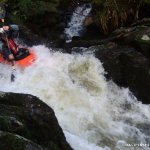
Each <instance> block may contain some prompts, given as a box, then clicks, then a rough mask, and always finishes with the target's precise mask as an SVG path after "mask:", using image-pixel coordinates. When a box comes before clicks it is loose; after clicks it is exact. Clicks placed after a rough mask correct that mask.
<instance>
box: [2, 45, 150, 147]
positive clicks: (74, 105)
mask: <svg viewBox="0 0 150 150" xmlns="http://www.w3.org/2000/svg"><path fill="white" fill-rule="evenodd" d="M32 49H34V51H35V53H36V56H37V59H36V61H35V63H34V64H33V65H32V66H30V67H28V68H26V69H25V70H20V69H19V68H18V69H17V71H16V79H15V82H13V83H11V82H10V74H11V68H10V67H9V66H7V65H2V64H0V70H1V71H0V77H1V79H0V84H1V86H0V91H5V92H18V93H28V94H33V95H35V96H37V97H39V98H40V99H41V100H42V101H44V102H45V103H47V104H48V105H49V106H50V107H52V108H53V110H54V111H55V114H56V117H57V119H58V121H59V124H60V126H61V127H62V129H63V131H64V133H65V136H66V138H67V141H68V142H69V143H70V145H71V146H72V147H73V148H74V149H75V150H128V149H129V150H132V149H133V150H134V149H136V150H138V149H139V150H140V149H141V148H142V149H144V150H149V147H148V146H147V145H146V146H142V147H141V146H135V145H134V144H150V137H149V134H150V131H149V126H150V105H144V104H142V103H140V102H138V101H137V99H136V98H135V97H134V96H133V95H132V93H131V92H130V91H129V90H128V89H127V88H120V87H118V86H117V85H116V84H115V83H113V81H106V79H105V77H104V74H105V71H104V68H103V66H102V64H101V62H100V61H99V60H98V59H96V58H95V57H94V56H93V54H88V53H87V54H86V53H85V54H84V55H81V54H64V53H61V52H54V51H53V50H52V49H48V48H46V47H45V46H43V45H39V46H34V47H32ZM2 85H3V86H2ZM128 144H133V145H128Z"/></svg>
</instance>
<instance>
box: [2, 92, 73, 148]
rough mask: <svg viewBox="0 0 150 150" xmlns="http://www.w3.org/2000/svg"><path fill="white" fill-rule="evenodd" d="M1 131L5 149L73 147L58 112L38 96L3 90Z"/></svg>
mask: <svg viewBox="0 0 150 150" xmlns="http://www.w3.org/2000/svg"><path fill="white" fill-rule="evenodd" d="M0 131H1V132H0V149H2V150H7V149H8V150H10V149H12V150H13V149H14V147H15V149H14V150H25V149H27V148H25V147H27V146H29V147H31V148H29V149H28V150H30V149H32V147H33V149H32V150H41V149H46V150H51V149H53V150H71V149H72V148H71V147H70V146H69V144H68V143H67V142H66V138H65V136H64V133H63V131H62V129H61V127H60V126H59V124H58V121H57V119H56V117H55V114H54V111H53V110H52V109H51V108H50V107H48V106H47V105H46V104H45V103H44V102H42V101H40V100H39V99H38V98H37V97H35V96H31V95H27V94H15V93H2V92H1V94H0ZM1 143H3V144H1ZM7 147H8V148H7Z"/></svg>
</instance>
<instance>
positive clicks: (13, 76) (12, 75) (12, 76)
mask: <svg viewBox="0 0 150 150" xmlns="http://www.w3.org/2000/svg"><path fill="white" fill-rule="evenodd" d="M14 81H15V75H14V74H13V73H12V74H11V82H14Z"/></svg>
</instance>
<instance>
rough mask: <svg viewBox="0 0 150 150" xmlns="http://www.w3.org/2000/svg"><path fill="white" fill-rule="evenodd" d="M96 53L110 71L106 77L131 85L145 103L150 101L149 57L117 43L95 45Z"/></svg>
mask: <svg viewBox="0 0 150 150" xmlns="http://www.w3.org/2000/svg"><path fill="white" fill-rule="evenodd" d="M93 49H95V50H96V52H95V55H96V57H97V58H98V59H100V60H101V61H102V63H103V66H104V68H105V70H106V72H108V74H107V75H106V77H107V78H108V79H113V80H114V81H115V82H116V83H117V84H118V85H120V86H124V87H129V88H130V90H131V91H132V92H133V94H134V95H135V96H136V97H137V98H138V99H139V100H141V101H142V102H143V103H150V92H149V89H150V72H149V70H150V66H149V59H148V58H146V57H145V56H144V55H143V54H141V53H140V52H137V51H136V50H135V49H133V48H131V47H128V46H118V45H117V44H115V43H109V44H106V45H101V46H95V47H93Z"/></svg>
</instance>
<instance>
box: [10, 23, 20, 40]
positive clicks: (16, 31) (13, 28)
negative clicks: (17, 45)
mask: <svg viewBox="0 0 150 150" xmlns="http://www.w3.org/2000/svg"><path fill="white" fill-rule="evenodd" d="M18 34H19V26H18V25H15V24H14V25H10V26H9V35H8V36H9V37H11V38H17V37H18Z"/></svg>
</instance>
